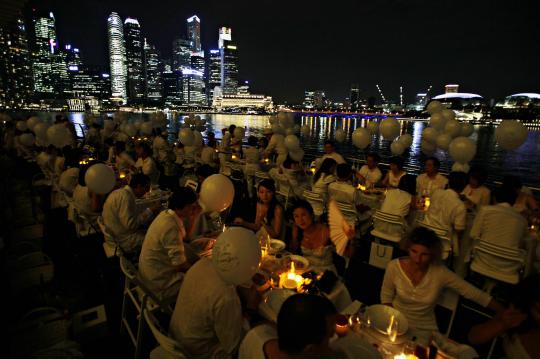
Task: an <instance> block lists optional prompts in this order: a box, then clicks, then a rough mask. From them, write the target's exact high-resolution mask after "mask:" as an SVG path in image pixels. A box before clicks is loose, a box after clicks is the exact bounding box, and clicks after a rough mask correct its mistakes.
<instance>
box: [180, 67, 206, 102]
mask: <svg viewBox="0 0 540 359" xmlns="http://www.w3.org/2000/svg"><path fill="white" fill-rule="evenodd" d="M182 83H183V97H184V99H183V100H184V101H183V103H184V104H185V105H199V106H204V105H206V95H205V93H204V80H203V73H202V72H200V71H197V70H193V69H184V70H182Z"/></svg>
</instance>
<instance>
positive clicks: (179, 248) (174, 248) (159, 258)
mask: <svg viewBox="0 0 540 359" xmlns="http://www.w3.org/2000/svg"><path fill="white" fill-rule="evenodd" d="M200 213H201V207H200V206H199V203H198V202H197V195H196V194H195V192H194V191H193V190H192V189H191V188H187V187H180V188H178V189H177V190H175V191H174V193H173V194H172V196H171V197H170V198H169V209H168V210H166V211H163V212H161V213H160V214H159V215H158V216H157V217H156V219H154V221H153V222H152V224H151V225H150V227H149V228H148V232H146V236H145V238H144V242H143V246H142V250H141V255H140V257H139V273H140V275H141V278H142V279H143V280H145V281H146V282H147V285H148V287H149V289H150V290H152V291H153V292H154V293H155V294H156V295H157V296H158V297H159V298H161V299H165V300H166V299H167V298H171V297H172V296H176V295H177V294H178V290H179V289H180V285H181V283H182V278H183V277H184V273H185V272H186V271H187V270H188V269H189V267H191V263H189V262H188V259H187V258H186V254H185V250H184V241H186V240H187V239H188V238H189V236H188V235H189V234H190V233H191V231H192V228H193V225H194V224H195V223H196V221H197V217H198V216H199V214H200ZM184 220H187V222H188V223H189V227H188V229H187V230H186V228H185V227H184ZM175 298H176V297H175Z"/></svg>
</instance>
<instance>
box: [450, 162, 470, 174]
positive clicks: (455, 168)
mask: <svg viewBox="0 0 540 359" xmlns="http://www.w3.org/2000/svg"><path fill="white" fill-rule="evenodd" d="M470 169H471V167H470V166H469V164H468V163H460V162H455V163H454V164H453V165H452V172H465V173H469V170H470Z"/></svg>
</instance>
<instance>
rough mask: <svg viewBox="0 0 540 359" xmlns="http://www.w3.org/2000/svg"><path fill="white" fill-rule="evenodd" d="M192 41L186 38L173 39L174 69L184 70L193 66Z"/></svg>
mask: <svg viewBox="0 0 540 359" xmlns="http://www.w3.org/2000/svg"><path fill="white" fill-rule="evenodd" d="M191 52H192V51H191V42H190V41H188V40H185V39H181V38H179V39H175V40H174V41H173V58H172V69H173V70H174V71H182V69H187V68H189V67H190V66H191Z"/></svg>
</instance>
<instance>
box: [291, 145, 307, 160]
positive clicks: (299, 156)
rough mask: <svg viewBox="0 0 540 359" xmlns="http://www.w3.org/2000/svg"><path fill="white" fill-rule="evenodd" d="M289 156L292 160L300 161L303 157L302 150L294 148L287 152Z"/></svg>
mask: <svg viewBox="0 0 540 359" xmlns="http://www.w3.org/2000/svg"><path fill="white" fill-rule="evenodd" d="M289 157H290V158H291V159H292V160H293V161H296V162H300V161H302V159H303V158H304V150H303V149H301V148H296V149H295V150H294V151H290V152H289Z"/></svg>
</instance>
